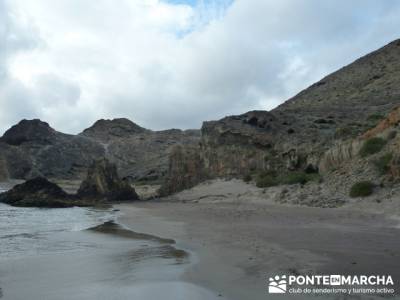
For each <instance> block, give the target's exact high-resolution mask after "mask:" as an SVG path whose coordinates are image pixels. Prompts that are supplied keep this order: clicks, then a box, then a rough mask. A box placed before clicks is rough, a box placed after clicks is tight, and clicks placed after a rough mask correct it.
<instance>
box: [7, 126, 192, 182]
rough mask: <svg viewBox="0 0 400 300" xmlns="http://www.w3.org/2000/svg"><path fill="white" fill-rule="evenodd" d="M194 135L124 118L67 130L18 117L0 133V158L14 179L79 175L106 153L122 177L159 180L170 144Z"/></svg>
mask: <svg viewBox="0 0 400 300" xmlns="http://www.w3.org/2000/svg"><path fill="white" fill-rule="evenodd" d="M199 135H200V134H199V131H198V130H187V131H181V130H165V131H151V130H147V129H144V128H142V127H140V126H138V125H136V124H135V123H133V122H131V121H129V120H127V119H114V120H99V121H97V122H96V123H95V124H94V125H93V126H91V127H90V128H88V129H86V130H84V131H83V132H82V133H81V134H79V135H68V134H63V133H61V132H58V131H56V130H54V129H52V128H51V127H50V126H49V125H48V124H47V123H45V122H42V121H40V120H23V121H21V122H20V123H18V124H17V125H15V126H13V127H12V128H10V129H9V130H8V131H7V132H6V133H5V134H4V136H3V137H2V138H0V157H3V158H4V161H5V163H4V166H6V169H7V172H8V173H9V177H10V178H13V179H30V178H34V177H36V176H43V177H46V178H51V179H56V180H58V179H83V178H84V177H85V175H86V173H87V169H88V168H89V166H90V164H91V163H92V161H93V160H96V159H99V158H102V157H104V156H105V157H107V158H108V159H109V160H110V161H112V162H114V163H116V165H117V168H118V171H119V173H120V174H121V176H122V177H124V178H125V177H126V178H129V179H131V180H134V181H137V180H147V181H155V180H158V181H161V180H162V179H163V178H164V176H165V174H166V172H167V169H168V156H169V152H170V149H171V147H172V146H174V145H176V144H184V145H186V144H193V143H197V142H198V140H199ZM0 167H1V163H0ZM0 171H1V169H0Z"/></svg>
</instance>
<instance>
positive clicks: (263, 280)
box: [115, 189, 400, 300]
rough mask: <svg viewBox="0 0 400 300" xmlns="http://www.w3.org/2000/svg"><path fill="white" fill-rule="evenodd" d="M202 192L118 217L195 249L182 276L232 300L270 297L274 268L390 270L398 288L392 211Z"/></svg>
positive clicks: (399, 245)
mask: <svg viewBox="0 0 400 300" xmlns="http://www.w3.org/2000/svg"><path fill="white" fill-rule="evenodd" d="M209 191H210V189H207V192H208V193H209ZM185 195H186V196H187V195H188V192H187V191H186V192H185ZM196 197H197V196H196ZM201 197H203V196H200V197H198V198H201ZM198 198H197V199H195V197H193V198H192V199H191V200H190V201H184V202H182V201H172V200H171V199H160V200H157V201H147V202H135V203H132V204H118V205H115V207H116V208H118V209H120V210H121V216H119V217H118V222H121V223H122V224H123V225H125V226H127V227H128V228H130V229H132V230H134V231H137V232H143V233H147V234H153V235H156V236H160V237H163V238H171V239H174V240H175V241H176V242H177V244H176V247H177V248H179V249H180V248H183V250H189V252H190V253H192V254H194V256H193V255H192V258H191V259H193V258H194V261H193V263H192V264H191V265H190V266H189V267H188V268H187V269H186V272H185V273H184V275H183V278H182V279H183V280H184V281H187V282H190V283H193V284H196V285H200V286H202V287H205V288H207V289H209V290H211V291H214V292H215V293H217V295H220V296H221V297H226V298H227V299H230V300H236V299H255V300H258V299H269V298H271V295H269V294H268V291H267V289H268V285H267V279H268V277H269V276H273V275H276V274H293V275H299V274H354V275H356V274H370V273H377V274H390V275H392V276H393V278H394V280H395V283H397V286H396V288H397V291H398V283H399V279H400V260H399V258H400V257H399V250H400V239H399V237H400V234H399V233H400V232H399V229H398V224H397V220H395V219H392V218H390V215H385V214H382V213H371V212H369V211H364V210H357V209H354V207H350V206H349V207H342V208H315V207H304V206H290V205H281V204H271V203H268V202H266V203H263V204H262V203H261V202H259V201H258V202H257V201H256V202H252V201H250V202H249V203H245V202H243V201H236V199H235V197H234V196H232V195H230V196H228V197H227V198H223V199H222V200H221V199H215V198H214V199H212V200H210V199H205V198H204V197H203V198H202V199H204V200H202V199H200V200H199V199H198ZM217 198H218V197H217ZM397 295H398V292H397V293H396V296H397ZM289 297H290V298H292V299H293V295H288V298H289ZM272 298H273V297H272ZM280 298H281V299H282V297H280ZM294 298H296V299H308V297H303V296H296V297H294ZM314 298H315V299H335V296H334V295H330V296H327V295H324V296H322V295H321V296H315V297H314ZM370 298H371V297H370V296H369V299H370ZM361 299H362V297H361Z"/></svg>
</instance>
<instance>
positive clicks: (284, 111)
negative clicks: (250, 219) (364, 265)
mask: <svg viewBox="0 0 400 300" xmlns="http://www.w3.org/2000/svg"><path fill="white" fill-rule="evenodd" d="M399 45H400V42H399V41H394V42H392V43H390V44H388V45H387V46H385V47H383V48H381V49H379V50H377V51H375V52H373V53H371V54H368V55H366V56H364V57H362V58H360V59H358V60H356V61H355V62H354V63H352V64H350V65H348V66H347V67H344V68H342V69H340V70H338V71H337V72H335V73H333V74H331V75H329V76H327V77H325V78H323V79H322V80H321V81H319V82H318V83H316V84H314V85H312V86H310V87H309V88H307V89H305V90H304V91H302V92H300V93H299V94H298V95H296V96H295V97H293V98H291V99H289V100H288V101H286V102H285V103H283V104H282V105H280V106H279V107H277V108H275V109H273V110H272V111H270V112H267V111H252V112H248V113H245V114H243V115H239V116H230V117H226V118H223V119H221V120H219V121H211V122H204V123H203V127H202V129H201V140H200V146H199V148H198V151H197V152H196V151H194V152H193V151H192V152H193V154H194V155H195V156H194V157H193V160H195V161H197V160H200V164H201V168H200V169H201V170H202V174H201V175H200V177H199V178H198V180H196V179H195V178H193V176H190V177H189V179H188V181H187V182H186V183H183V182H182V180H185V177H184V176H183V174H175V173H176V172H175V173H171V174H169V176H168V181H166V183H165V185H166V186H164V187H163V188H162V190H163V191H169V192H170V193H172V192H174V191H178V190H180V189H182V188H183V187H185V188H186V187H188V186H190V185H191V184H192V183H195V182H199V181H201V180H202V179H201V177H204V175H203V174H207V175H208V176H207V177H240V178H242V177H243V175H245V174H249V173H257V172H264V171H271V170H275V171H278V172H287V171H306V170H307V169H310V168H312V169H315V170H319V169H320V168H319V165H320V163H321V160H323V157H324V155H325V153H326V152H327V151H328V150H329V149H331V148H332V147H334V146H335V145H337V144H338V143H342V142H346V141H348V140H351V139H355V138H357V137H358V136H360V135H362V134H363V133H364V132H365V131H366V130H368V129H369V128H371V127H374V126H375V125H376V120H377V119H378V116H381V115H382V116H385V115H386V114H387V113H389V112H390V111H391V110H392V109H393V108H394V107H396V106H399V105H400V89H399V88H398V87H399V86H400V46H399ZM382 126H384V125H382ZM350 147H351V149H354V150H355V151H356V150H357V146H356V145H350ZM344 148H345V147H342V148H340V149H341V150H339V151H332V154H333V156H335V153H337V154H338V155H340V156H344V157H349V156H350V154H349V153H348V151H347V150H345V149H344ZM352 151H353V150H352ZM183 152H185V151H184V150H183ZM332 159H333V160H336V158H335V157H332ZM191 160H192V159H190V158H188V157H186V156H185V157H184V158H181V157H179V156H177V155H175V156H174V155H172V156H171V162H170V170H178V169H180V170H185V169H187V168H186V167H185V166H183V165H182V164H185V163H189V164H190V163H191ZM322 169H323V170H326V168H322Z"/></svg>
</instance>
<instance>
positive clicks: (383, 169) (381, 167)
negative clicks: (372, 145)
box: [374, 153, 393, 175]
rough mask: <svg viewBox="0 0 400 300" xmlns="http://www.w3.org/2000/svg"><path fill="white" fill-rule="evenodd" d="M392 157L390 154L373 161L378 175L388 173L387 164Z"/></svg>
mask: <svg viewBox="0 0 400 300" xmlns="http://www.w3.org/2000/svg"><path fill="white" fill-rule="evenodd" d="M392 157H393V154H392V153H386V154H385V155H383V156H381V157H380V158H378V159H377V160H375V161H374V165H375V167H376V169H377V171H378V172H379V174H381V175H383V174H386V173H387V172H388V171H389V163H390V161H391V160H392Z"/></svg>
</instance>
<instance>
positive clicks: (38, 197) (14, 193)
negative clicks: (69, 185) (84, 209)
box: [0, 177, 79, 207]
mask: <svg viewBox="0 0 400 300" xmlns="http://www.w3.org/2000/svg"><path fill="white" fill-rule="evenodd" d="M0 202H4V203H7V204H9V205H13V206H25V207H29V206H34V207H71V206H75V205H78V204H79V203H78V202H77V201H76V199H74V197H73V196H71V195H68V194H67V193H66V192H64V191H63V190H62V189H61V188H60V187H59V186H58V185H56V184H55V183H52V182H50V181H48V180H47V179H45V178H43V177H36V178H34V179H31V180H28V181H26V182H25V183H22V184H18V185H16V186H15V187H14V188H13V189H11V190H9V191H7V192H5V193H2V194H0Z"/></svg>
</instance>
